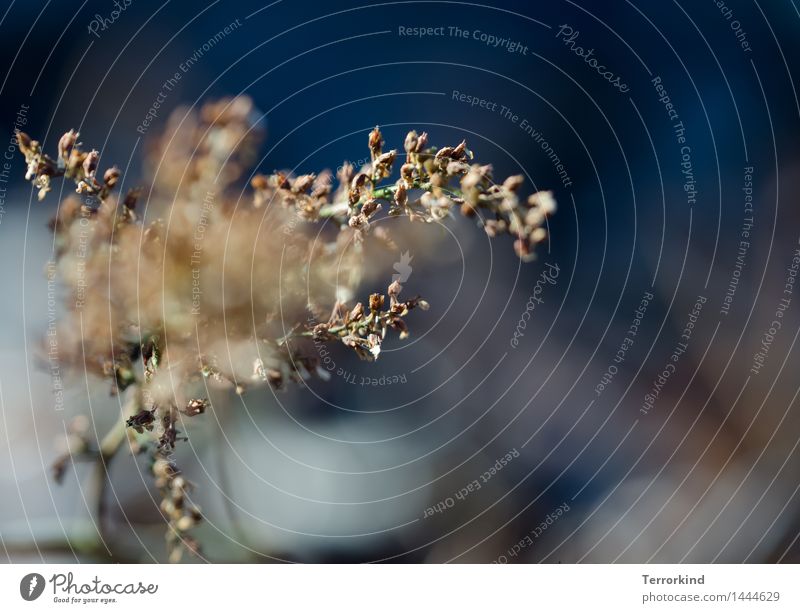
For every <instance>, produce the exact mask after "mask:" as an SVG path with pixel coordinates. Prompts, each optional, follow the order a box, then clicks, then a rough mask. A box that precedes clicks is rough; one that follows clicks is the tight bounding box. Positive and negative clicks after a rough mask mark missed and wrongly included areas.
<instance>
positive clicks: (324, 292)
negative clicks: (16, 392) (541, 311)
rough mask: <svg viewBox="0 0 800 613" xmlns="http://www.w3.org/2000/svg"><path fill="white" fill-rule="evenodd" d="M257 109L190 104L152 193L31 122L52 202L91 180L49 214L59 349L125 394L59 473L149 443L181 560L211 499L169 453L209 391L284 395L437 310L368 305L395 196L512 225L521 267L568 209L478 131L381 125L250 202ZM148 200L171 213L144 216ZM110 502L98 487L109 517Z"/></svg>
mask: <svg viewBox="0 0 800 613" xmlns="http://www.w3.org/2000/svg"><path fill="white" fill-rule="evenodd" d="M257 118H258V115H257V113H256V111H255V109H254V108H253V105H252V102H251V101H250V100H249V99H248V98H245V97H239V98H234V99H226V100H221V101H218V102H215V103H209V104H206V105H205V106H204V107H202V108H201V109H200V110H199V111H187V110H181V111H176V113H175V114H173V116H172V117H171V118H170V120H169V123H168V128H167V130H165V131H164V135H163V136H161V137H160V138H159V139H157V140H156V141H155V142H153V143H151V149H150V152H149V157H148V159H149V160H150V168H149V171H148V174H149V175H150V176H149V181H148V184H149V185H148V188H147V189H146V190H145V189H141V188H137V189H128V190H127V191H126V192H125V193H124V195H122V194H120V193H118V192H119V186H120V185H121V183H122V182H123V177H122V176H121V173H120V171H119V170H118V169H117V168H116V167H110V168H108V169H106V170H105V171H103V172H102V173H101V172H100V156H99V154H98V152H97V151H95V150H89V151H87V150H86V149H84V148H83V147H82V145H81V144H80V143H79V142H78V139H79V135H78V134H77V133H76V132H74V131H69V132H67V133H66V134H64V135H63V136H62V137H61V139H60V140H59V143H58V154H57V155H56V156H55V157H50V156H48V155H47V154H45V153H44V152H43V150H42V146H41V144H40V143H39V142H37V141H35V140H32V139H31V138H30V137H29V136H28V135H26V134H25V133H22V132H18V133H17V140H18V143H19V148H20V151H21V152H22V153H23V154H24V156H25V160H26V162H27V174H26V178H27V179H28V180H30V181H31V182H32V183H33V184H34V186H35V187H36V188H37V189H38V195H39V198H40V199H42V198H44V197H45V196H46V194H47V192H48V191H49V190H50V189H51V188H52V185H53V181H54V179H56V178H59V177H63V178H65V179H68V180H71V181H73V182H74V183H75V184H76V186H77V187H76V190H75V191H76V194H75V195H72V196H69V197H68V198H66V199H65V200H64V201H63V202H62V203H61V205H60V206H59V209H58V212H57V214H56V217H55V218H54V220H53V222H52V227H53V230H54V232H55V241H56V242H55V245H56V256H57V270H58V273H59V276H60V279H61V281H62V282H63V284H64V285H65V287H66V288H67V290H68V292H69V294H70V300H69V301H68V302H67V307H68V308H67V310H66V313H65V315H64V316H63V317H62V318H61V321H60V323H59V326H58V350H59V354H60V358H61V360H62V361H63V362H65V363H67V364H69V363H72V364H73V365H75V366H80V367H81V368H86V369H88V370H89V371H91V372H92V373H94V374H96V375H98V376H99V377H103V378H106V379H108V380H109V381H110V383H111V390H112V393H114V394H116V393H121V392H124V393H125V394H126V396H127V398H126V402H125V403H124V405H123V414H122V416H121V417H122V419H121V420H120V423H119V425H118V426H117V427H116V428H114V429H113V430H112V431H110V432H109V433H108V435H107V436H106V437H105V439H103V440H102V441H100V442H98V443H93V442H92V441H91V440H90V437H89V436H88V434H87V428H86V427H85V423H84V422H80V423H79V424H77V425H76V426H75V427H74V428H73V429H72V430H71V435H70V436H71V437H72V438H71V439H70V441H71V442H70V443H69V448H68V449H67V450H66V453H65V454H64V456H63V457H62V458H61V459H60V460H59V461H58V462H57V463H56V467H55V470H56V476H57V477H58V478H61V477H62V476H63V473H64V468H65V467H66V466H67V464H68V463H69V462H70V461H72V460H79V459H90V460H96V461H97V462H98V466H99V469H98V470H99V474H100V478H101V479H102V480H104V481H105V480H106V479H107V463H108V462H109V461H110V460H111V458H112V457H113V456H114V454H115V453H116V451H117V450H118V449H119V448H120V446H122V444H123V442H125V441H127V442H128V443H129V446H130V448H131V449H132V450H133V451H134V452H146V453H147V454H148V456H149V458H150V469H151V472H152V474H153V476H154V478H155V483H156V486H157V487H158V489H159V491H160V493H161V497H162V504H161V510H162V512H163V514H164V516H165V518H166V519H167V521H168V522H169V529H168V532H167V542H168V545H169V556H170V560H173V561H177V560H179V559H180V557H181V554H182V552H183V551H184V550H190V551H197V550H198V546H197V543H196V542H195V540H194V539H193V538H191V537H190V535H189V534H188V532H189V531H190V530H191V529H192V528H193V527H194V526H195V525H196V524H197V522H198V521H199V520H200V517H201V515H200V510H199V509H198V508H197V507H196V505H194V504H193V503H192V502H191V497H190V495H191V489H192V487H191V484H190V483H189V482H188V481H187V480H186V479H185V478H184V477H183V476H182V475H181V472H180V470H179V469H178V468H177V466H175V464H174V461H173V459H172V451H173V449H174V447H175V445H176V443H177V441H178V440H180V439H181V432H180V430H179V426H180V422H181V420H182V419H184V418H190V417H194V416H196V415H198V414H201V413H203V412H204V411H205V410H206V408H207V405H208V401H207V400H206V399H205V398H203V397H201V396H202V394H198V391H201V390H205V386H206V385H219V386H228V387H230V388H231V389H233V390H235V391H236V392H237V393H243V392H244V391H245V390H246V389H247V388H248V387H251V386H256V385H270V386H272V387H273V388H281V387H283V386H284V385H285V384H286V382H288V381H292V380H294V381H300V380H304V379H306V378H308V377H310V376H313V375H315V374H323V373H324V371H323V370H322V369H321V368H320V363H319V360H320V357H319V351H318V350H317V348H316V346H317V345H318V344H319V343H322V342H331V343H341V344H343V345H344V346H345V347H347V348H349V349H352V350H353V351H355V352H356V354H357V355H358V356H359V357H360V358H363V359H365V360H375V359H377V358H378V356H379V354H380V349H381V346H382V343H383V342H384V340H385V339H386V337H387V334H388V333H389V332H390V330H393V331H395V332H396V333H398V334H399V336H400V338H405V337H406V336H407V335H408V334H409V331H408V327H407V324H406V321H405V319H406V316H407V315H408V314H409V312H410V311H412V310H414V309H416V308H421V309H427V308H428V304H427V303H426V302H425V301H424V300H422V299H421V298H419V297H416V298H410V299H401V298H400V292H401V287H400V284H399V283H398V282H394V283H392V284H391V285H389V287H388V289H387V290H386V293H385V294H382V293H374V294H372V295H370V296H369V299H368V300H366V301H364V302H356V303H355V304H353V296H354V295H355V292H356V291H357V290H358V288H359V284H360V282H361V281H362V277H363V273H364V261H363V260H364V258H363V245H364V241H366V240H374V241H376V242H377V243H380V244H382V245H385V246H386V247H387V248H390V249H391V248H396V246H395V245H394V243H393V241H392V238H391V237H390V236H389V235H388V233H387V231H386V228H385V225H378V224H376V223H375V221H376V219H377V218H378V216H379V212H380V211H381V209H382V208H383V207H384V206H385V207H386V208H387V211H386V214H388V215H389V216H405V217H408V219H409V220H411V221H412V222H425V223H431V222H439V221H441V220H444V219H445V218H447V217H449V216H451V215H452V214H453V212H455V211H460V213H461V214H463V215H465V216H467V217H470V218H472V219H474V220H475V222H476V224H478V225H480V226H482V227H483V228H484V230H485V231H486V232H487V233H488V234H489V235H490V236H496V235H504V234H505V235H509V236H510V237H511V238H512V239H513V245H514V249H515V251H516V253H517V254H518V255H519V256H520V257H521V258H522V259H524V260H529V259H532V258H533V253H534V246H535V244H536V243H539V242H541V241H542V240H544V239H545V238H546V232H545V229H544V224H545V220H546V218H547V216H548V215H550V214H551V213H553V212H554V210H555V203H554V201H553V198H552V196H551V194H550V193H549V192H539V193H536V194H533V195H531V196H530V197H529V198H527V199H522V198H521V197H520V195H519V191H520V188H521V185H522V182H523V181H522V177H521V176H512V177H509V178H508V179H506V180H505V181H503V182H502V183H495V182H494V181H493V180H492V167H491V166H489V165H480V164H477V163H475V162H474V161H473V153H472V152H471V151H470V150H469V149H467V145H466V143H465V142H463V141H462V142H461V143H460V144H458V145H456V146H452V147H441V148H437V147H434V146H431V145H429V143H428V134H427V133H425V132H422V133H421V134H418V133H417V132H414V131H412V132H409V133H408V135H407V136H406V138H405V142H404V144H403V149H404V154H399V153H398V151H397V150H395V149H391V150H388V151H387V150H385V143H384V139H383V136H382V134H381V132H380V130H379V129H378V128H375V129H374V130H372V131H371V132H370V133H369V136H368V146H369V153H370V160H371V162H370V163H369V164H368V165H366V166H365V167H364V168H361V169H358V170H356V169H355V168H354V167H353V166H352V165H351V164H349V163H344V164H343V165H342V166H341V167H340V169H339V171H338V173H337V177H336V181H334V178H333V176H332V175H331V173H330V172H328V171H325V172H322V173H320V174H319V175H313V174H306V175H301V176H293V175H292V174H291V173H287V172H275V173H273V174H270V175H262V174H257V175H255V176H254V178H253V179H252V180H251V181H250V185H251V188H252V196H249V197H248V198H247V199H246V200H243V199H241V198H240V197H239V198H237V197H236V196H237V193H241V190H237V189H236V184H237V183H238V182H239V181H240V180H241V179H242V177H243V175H244V173H245V172H246V170H247V169H248V168H249V167H250V166H251V165H252V164H253V161H254V157H255V154H256V151H257V148H258V146H259V143H260V138H261V133H260V130H259V128H258V121H257ZM399 158H402V159H399ZM397 164H400V169H399V175H400V176H399V178H398V179H397V180H394V181H392V179H391V176H392V173H393V168H394V166H395V165H397ZM334 183H335V185H334ZM143 203H144V204H145V205H146V207H145V210H146V211H148V212H150V211H156V212H157V213H158V216H157V217H156V218H154V219H152V220H150V221H147V220H145V218H144V217H145V216H144V215H141V214H140V212H139V209H140V208H142V204H143ZM331 280H334V282H333V283H331ZM387 296H388V299H387ZM81 424H83V426H81ZM102 499H103V496H102V490H101V493H100V502H99V504H100V505H101V506H100V510H102V504H103V502H102ZM100 510H99V511H98V514H99V515H101V517H99V520H100V522H101V526H102V522H103V517H102V513H101V512H100Z"/></svg>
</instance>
